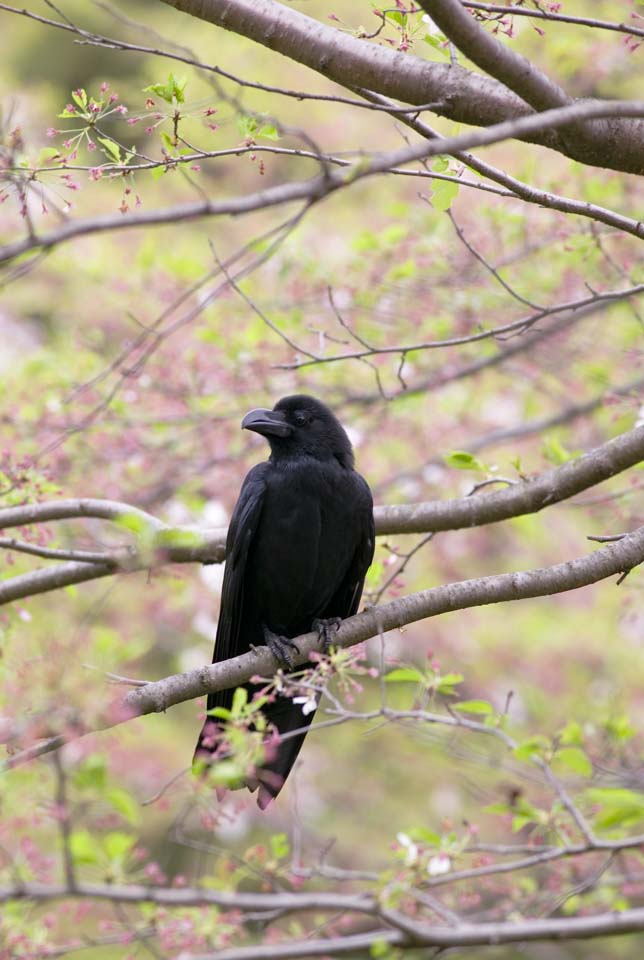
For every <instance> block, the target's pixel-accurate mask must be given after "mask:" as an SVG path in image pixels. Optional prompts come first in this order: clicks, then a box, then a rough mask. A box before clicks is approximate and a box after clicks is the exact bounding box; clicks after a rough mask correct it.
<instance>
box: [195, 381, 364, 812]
mask: <svg viewBox="0 0 644 960" xmlns="http://www.w3.org/2000/svg"><path fill="white" fill-rule="evenodd" d="M242 428H243V429H245V430H253V431H254V432H255V433H260V434H261V435H262V436H263V437H266V439H267V440H268V443H269V444H270V448H271V454H270V457H269V459H268V460H267V461H265V462H264V463H259V464H257V465H256V466H255V467H253V468H252V470H251V471H250V472H249V473H248V475H247V476H246V478H245V480H244V482H243V484H242V488H241V492H240V494H239V499H238V501H237V504H236V506H235V509H234V511H233V516H232V519H231V522H230V527H229V529H228V538H227V541H226V568H225V571H224V580H223V587H222V595H221V609H220V614H219V622H218V625H217V638H216V642H215V652H214V656H213V663H220V662H221V661H222V660H228V659H229V658H230V657H236V656H238V655H239V654H241V653H246V652H247V651H248V650H250V649H251V648H252V647H254V646H259V645H261V644H267V645H268V646H269V647H270V649H271V650H272V652H273V653H274V654H275V656H276V658H277V659H278V660H279V661H280V663H282V664H283V665H285V666H287V667H292V653H291V651H292V649H293V647H294V646H295V645H294V644H293V642H292V638H293V637H297V636H298V635H299V634H302V633H308V632H309V631H310V630H313V629H317V630H318V631H319V632H320V635H321V639H325V640H326V641H327V642H328V638H329V626H330V625H331V624H333V623H334V622H337V621H339V620H340V619H344V618H345V617H350V616H352V614H354V613H356V612H357V610H358V604H359V603H360V595H361V593H362V586H363V583H364V578H365V574H366V572H367V569H368V567H369V565H370V563H371V560H372V558H373V551H374V524H373V502H372V498H371V491H370V490H369V486H368V485H367V482H366V481H365V480H364V478H363V477H361V476H360V474H359V473H357V472H356V471H355V470H354V460H353V451H352V448H351V442H350V440H349V438H348V436H347V434H346V433H345V431H344V430H343V428H342V426H341V425H340V423H339V422H338V421H337V420H336V418H335V417H334V415H333V414H332V413H331V411H330V410H329V409H328V407H326V406H325V405H324V404H323V403H321V402H320V401H319V400H316V399H315V398H314V397H308V396H301V395H297V396H291V397H284V398H283V399H282V400H280V401H279V402H278V403H277V404H276V405H275V407H274V408H273V410H263V409H260V410H251V411H250V413H247V414H246V416H245V417H244V419H243V420H242ZM309 665H310V664H309ZM254 689H255V690H256V689H257V688H256V687H255V688H254V687H253V685H252V684H249V685H248V686H247V691H248V697H249V699H251V698H252V695H253V690H254ZM232 698H233V690H222V691H220V692H218V693H213V694H210V696H209V697H208V710H212V709H213V707H224V708H226V709H230V707H231V704H232ZM262 712H263V713H264V716H265V717H266V718H267V720H268V721H269V722H270V723H271V724H272V725H273V726H274V727H275V728H276V730H277V731H278V733H279V734H285V733H288V732H289V731H292V730H297V729H300V728H302V727H306V726H308V724H309V723H310V722H311V720H312V719H313V712H309V713H307V714H306V715H305V714H304V713H303V711H302V709H301V707H300V705H298V704H294V703H293V701H292V700H291V699H290V698H289V697H283V696H278V697H277V698H276V699H275V701H274V702H270V703H267V704H266V705H265V706H264V707H263V711H262ZM217 729H218V728H217V721H214V720H212V719H211V718H210V717H208V718H207V719H206V723H205V724H204V728H203V730H202V731H201V735H200V737H199V742H198V744H197V750H196V753H195V758H196V759H197V760H198V761H207V760H208V757H209V756H210V755H212V754H213V752H215V751H216V749H217V736H216V731H217ZM213 730H214V731H215V736H214V737H213ZM305 736H306V733H301V734H299V735H297V736H295V737H292V738H290V739H288V740H285V741H283V742H281V743H278V746H277V749H276V751H274V752H273V755H272V756H270V757H269V758H268V759H266V760H265V762H264V763H263V765H262V766H261V768H260V769H258V770H256V773H255V777H252V778H251V777H248V779H247V780H246V781H245V785H246V786H248V787H249V789H251V790H253V789H255V787H259V794H258V799H257V802H258V804H259V806H260V807H261V808H262V809H264V807H265V806H266V805H267V804H268V803H269V802H270V800H271V799H272V798H273V797H276V796H277V794H278V793H279V791H280V789H281V787H282V785H283V784H284V781H285V780H286V777H287V776H288V774H289V771H290V769H291V767H292V766H293V764H294V763H295V760H296V757H297V755H298V753H299V750H300V747H301V746H302V743H303V742H304V737H305ZM215 762H216V759H215Z"/></svg>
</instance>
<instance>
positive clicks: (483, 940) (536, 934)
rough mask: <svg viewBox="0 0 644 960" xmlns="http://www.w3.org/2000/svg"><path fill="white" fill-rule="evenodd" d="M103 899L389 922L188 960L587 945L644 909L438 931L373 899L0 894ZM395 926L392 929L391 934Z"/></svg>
mask: <svg viewBox="0 0 644 960" xmlns="http://www.w3.org/2000/svg"><path fill="white" fill-rule="evenodd" d="M88 898H89V899H92V900H105V901H107V902H111V903H154V904H162V905H165V906H169V907H186V906H201V905H206V904H216V905H218V906H221V907H223V908H226V909H237V910H241V911H249V910H280V911H286V912H297V911H328V910H337V911H350V912H358V913H365V914H369V915H375V916H380V917H381V919H384V920H385V921H386V922H388V923H389V924H390V926H387V927H381V928H376V929H372V930H369V931H366V932H362V933H348V934H347V935H346V936H336V937H329V938H327V939H322V938H321V939H306V940H302V941H296V942H293V941H292V940H290V939H289V940H284V941H282V942H280V941H276V942H273V943H271V944H269V945H261V944H260V945H249V946H241V947H229V948H225V949H223V950H217V952H216V953H206V954H190V958H191V960H280V958H283V960H286V958H298V960H299V958H304V957H316V956H323V957H325V956H330V955H331V954H333V955H338V954H342V953H355V952H356V951H359V950H367V949H369V948H370V947H371V946H373V945H374V944H376V943H378V942H381V943H390V944H392V945H398V946H401V947H408V948H418V947H439V948H441V949H449V948H454V947H470V946H486V945H497V944H502V943H520V942H522V941H532V942H535V941H547V940H557V941H561V940H587V939H592V938H595V937H602V936H621V935H623V934H627V933H638V932H641V931H642V930H644V908H643V907H639V908H634V909H631V910H623V911H620V912H619V913H617V912H614V911H611V912H609V913H600V914H596V915H595V916H590V917H548V918H544V919H536V920H534V919H523V920H514V921H502V922H499V923H468V922H460V923H458V924H454V925H452V926H437V925H435V924H433V923H431V924H430V923H428V922H427V921H424V920H414V919H412V918H410V917H408V916H406V915H404V914H402V913H400V912H399V911H396V910H388V909H387V908H384V907H379V906H378V905H377V903H376V901H374V899H373V898H372V897H369V896H351V895H346V894H345V895H343V894H336V893H330V894H329V893H324V892H319V893H309V892H302V893H241V892H232V893H228V892H225V891H215V890H209V889H201V888H192V889H185V890H181V889H177V890H174V889H164V888H161V889H154V888H151V887H144V886H139V885H135V884H132V885H118V884H98V883H96V884H78V885H77V886H75V887H73V888H69V887H67V886H63V885H54V884H38V883H25V884H23V885H20V886H14V887H3V888H0V901H2V902H10V901H15V900H24V899H29V900H32V901H34V902H48V901H50V900H65V899H88ZM392 926H394V927H395V928H394V929H392Z"/></svg>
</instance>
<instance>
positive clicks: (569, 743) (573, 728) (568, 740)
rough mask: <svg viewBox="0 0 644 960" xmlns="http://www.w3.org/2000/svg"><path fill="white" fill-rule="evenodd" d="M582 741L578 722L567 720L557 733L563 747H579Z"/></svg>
mask: <svg viewBox="0 0 644 960" xmlns="http://www.w3.org/2000/svg"><path fill="white" fill-rule="evenodd" d="M583 741H584V738H583V734H582V730H581V726H580V724H578V723H577V721H576V720H569V721H568V723H567V724H566V726H565V727H564V728H563V730H562V731H561V733H560V734H559V742H560V743H561V745H562V746H564V747H580V746H581V745H582V743H583Z"/></svg>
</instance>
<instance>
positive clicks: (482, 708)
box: [452, 700, 494, 714]
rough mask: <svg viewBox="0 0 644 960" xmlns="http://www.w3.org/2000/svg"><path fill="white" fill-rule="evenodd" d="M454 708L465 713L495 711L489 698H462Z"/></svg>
mask: <svg viewBox="0 0 644 960" xmlns="http://www.w3.org/2000/svg"><path fill="white" fill-rule="evenodd" d="M452 709H453V710H460V711H462V712H463V713H479V714H485V713H494V707H493V706H492V704H490V703H488V702H487V700H461V701H460V703H455V704H453V705H452Z"/></svg>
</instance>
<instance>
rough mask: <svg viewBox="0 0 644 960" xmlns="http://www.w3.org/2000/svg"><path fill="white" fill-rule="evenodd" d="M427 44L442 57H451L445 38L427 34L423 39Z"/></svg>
mask: <svg viewBox="0 0 644 960" xmlns="http://www.w3.org/2000/svg"><path fill="white" fill-rule="evenodd" d="M423 40H424V41H425V43H427V44H429V46H430V47H432V48H433V49H434V50H436V51H437V53H440V55H441V56H442V57H449V49H448V48H447V46H446V44H445V37H441V36H436V35H434V34H431V33H426V34H425V36H424V37H423Z"/></svg>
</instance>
